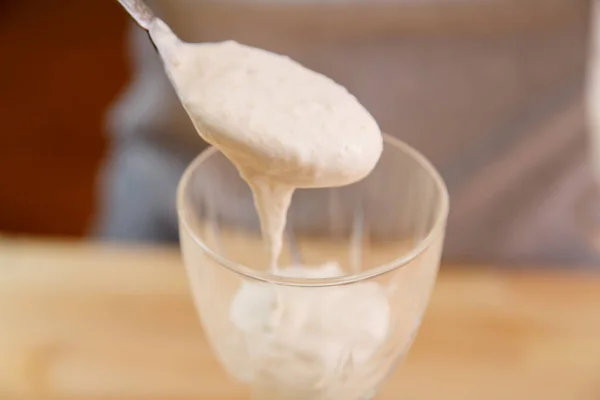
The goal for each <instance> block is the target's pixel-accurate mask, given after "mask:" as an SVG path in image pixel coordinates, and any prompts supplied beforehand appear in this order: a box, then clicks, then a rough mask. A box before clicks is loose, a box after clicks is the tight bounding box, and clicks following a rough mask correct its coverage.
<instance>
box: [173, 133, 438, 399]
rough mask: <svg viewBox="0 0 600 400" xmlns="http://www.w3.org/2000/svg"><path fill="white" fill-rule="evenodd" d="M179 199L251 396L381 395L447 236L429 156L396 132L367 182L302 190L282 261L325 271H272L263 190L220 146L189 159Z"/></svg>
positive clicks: (198, 283)
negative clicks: (262, 217) (252, 186)
mask: <svg viewBox="0 0 600 400" xmlns="http://www.w3.org/2000/svg"><path fill="white" fill-rule="evenodd" d="M177 202H178V204H177V206H178V215H179V226H180V239H181V249H182V253H183V259H184V263H185V266H186V269H187V272H188V274H189V280H190V283H191V288H192V293H193V297H194V301H195V304H196V308H197V310H198V312H199V315H200V319H201V321H202V324H203V327H204V330H205V332H206V334H207V337H208V340H209V342H210V345H211V347H212V349H213V351H214V353H215V355H216V356H217V358H218V359H219V361H220V362H221V364H222V365H223V366H224V368H225V369H226V371H227V372H228V373H229V374H230V375H231V376H233V377H234V378H235V379H237V380H239V381H242V382H245V383H247V384H248V385H249V386H250V388H251V390H250V392H251V398H253V399H257V400H258V399H260V400H268V399H273V400H294V399H302V400H306V399H322V400H329V399H331V400H339V399H344V400H362V399H368V398H371V397H372V396H373V395H374V394H375V393H376V391H377V388H378V387H379V385H380V384H381V382H382V381H383V380H384V378H385V377H386V376H387V375H388V374H389V373H390V372H391V371H392V370H393V368H394V366H395V365H396V364H397V362H398V361H399V360H400V359H401V358H402V357H403V356H404V355H405V354H406V352H407V351H408V349H409V347H410V345H411V343H412V341H413V338H414V336H415V334H416V331H417V329H418V327H419V325H420V322H421V318H422V316H423V313H424V311H425V308H426V306H427V303H428V300H429V296H430V293H431V290H432V287H433V285H434V282H435V278H436V275H437V270H438V266H439V260H440V255H441V251H442V245H443V241H444V232H445V224H446V219H447V214H448V194H447V191H446V188H445V185H444V183H443V181H442V179H441V178H440V176H439V175H438V173H437V172H436V171H435V169H434V168H433V167H432V165H431V164H430V163H429V162H428V161H427V160H426V159H425V158H424V157H423V156H422V155H421V154H420V153H418V152H417V151H415V150H414V149H412V148H410V147H409V146H407V145H406V144H404V143H402V142H400V141H398V140H396V139H393V138H391V137H388V136H386V137H385V145H384V151H383V154H382V157H381V160H380V161H379V163H378V165H377V166H376V168H375V169H374V171H373V172H372V173H371V174H370V175H369V176H368V177H367V178H365V179H364V180H362V181H361V182H358V183H356V184H353V185H349V186H345V187H341V188H326V189H304V190H298V191H297V192H296V193H295V194H294V198H293V200H292V205H291V207H290V210H289V214H288V225H287V228H286V236H285V244H284V249H283V253H282V256H281V258H280V260H279V265H280V268H281V269H282V270H283V271H290V270H293V268H297V266H298V265H300V264H301V265H303V266H305V268H306V269H305V271H309V272H308V275H310V273H311V271H316V272H319V271H320V272H321V273H322V272H323V271H324V270H328V269H330V268H333V269H335V270H336V272H334V273H331V274H330V275H329V276H327V277H323V275H322V274H320V275H319V277H318V278H310V277H306V276H304V277H302V278H299V277H294V276H287V275H286V276H275V275H273V274H271V273H270V269H269V267H268V266H269V255H268V251H267V249H265V247H264V245H263V242H262V240H261V237H260V228H259V222H258V217H257V215H256V211H255V209H254V205H253V201H252V194H251V192H250V190H249V189H248V187H247V185H246V184H245V182H244V181H243V180H242V179H241V178H240V177H239V175H238V174H237V171H236V170H235V168H234V167H233V166H232V165H231V163H230V162H229V161H228V160H227V159H226V158H225V157H224V156H223V155H222V154H221V153H219V152H218V151H217V150H216V149H214V148H210V149H208V150H206V151H205V152H204V153H202V154H201V155H200V156H199V157H198V158H197V159H196V160H195V161H194V162H192V164H191V165H190V166H189V167H188V169H187V171H186V172H185V174H184V175H183V177H182V179H181V182H180V186H179V192H178V200H177ZM332 265H333V266H332ZM340 268H341V269H342V270H343V272H342V274H341V275H340V271H339V269H340Z"/></svg>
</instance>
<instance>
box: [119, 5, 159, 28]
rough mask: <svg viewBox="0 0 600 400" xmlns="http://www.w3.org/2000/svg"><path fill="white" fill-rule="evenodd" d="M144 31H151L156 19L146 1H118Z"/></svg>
mask: <svg viewBox="0 0 600 400" xmlns="http://www.w3.org/2000/svg"><path fill="white" fill-rule="evenodd" d="M117 1H118V2H119V4H121V6H123V8H124V9H125V10H126V11H127V12H128V13H129V15H131V17H132V18H133V19H134V20H135V22H136V23H137V24H138V25H139V26H140V27H142V29H145V30H149V29H150V26H151V25H152V21H154V19H155V18H156V16H155V15H154V12H153V11H152V10H151V9H150V7H148V5H147V4H146V2H145V1H144V0H117Z"/></svg>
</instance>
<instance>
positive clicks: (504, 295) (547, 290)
mask: <svg viewBox="0 0 600 400" xmlns="http://www.w3.org/2000/svg"><path fill="white" fill-rule="evenodd" d="M244 394H245V391H244V388H243V387H242V386H240V385H237V384H235V383H232V382H231V381H230V380H228V378H227V377H226V376H225V374H224V373H223V372H222V370H221V369H220V367H219V366H218V364H217V363H216V361H215V360H214V358H213V356H212V355H211V352H210V350H209V348H208V346H207V344H206V342H205V339H204V337H203V334H202V330H201V327H200V324H199V322H198V321H197V319H196V315H195V311H194V308H193V306H192V303H191V300H190V295H189V293H188V289H187V283H186V278H185V275H184V271H183V268H182V265H181V262H180V259H179V255H178V252H177V250H176V249H157V248H145V247H135V248H132V247H114V246H103V245H96V244H84V243H79V244H77V243H73V242H45V241H32V240H23V239H21V240H15V239H8V238H4V239H0V399H2V400H21V399H26V400H29V399H31V400H49V399H52V400H92V399H93V400H96V399H98V400H100V399H102V400H167V399H168V400H192V399H198V400H203V399H207V400H208V399H211V400H218V399H223V400H238V399H240V400H241V399H244V398H246V397H244ZM380 398H381V399H388V400H396V399H461V400H470V399H473V400H475V399H477V400H480V399H491V400H494V399H511V400H519V399H523V400H525V399H527V400H535V399H544V400H552V399H557V400H559V399H560V400H588V399H589V400H594V399H599V398H600V275H597V274H596V275H594V274H593V273H589V272H574V271H558V270H540V269H535V270H531V271H530V272H522V271H520V272H519V271H515V270H512V271H509V270H502V269H490V268H484V267H481V266H472V267H469V268H466V267H460V266H458V267H457V266H455V267H449V266H446V267H445V268H443V272H442V274H441V276H440V279H439V281H438V284H437V287H436V290H435V293H434V296H433V299H432V304H431V306H430V308H429V310H428V312H427V315H426V318H425V321H424V325H423V328H422V329H421V332H420V334H419V336H418V338H417V341H416V343H415V346H414V347H413V350H412V351H411V352H410V354H409V356H408V359H407V360H406V362H405V363H404V364H403V365H402V366H401V367H400V368H399V370H398V371H397V373H395V374H394V375H393V377H392V378H391V380H390V382H389V383H388V384H387V385H386V387H385V389H384V391H383V393H382V395H381V396H380Z"/></svg>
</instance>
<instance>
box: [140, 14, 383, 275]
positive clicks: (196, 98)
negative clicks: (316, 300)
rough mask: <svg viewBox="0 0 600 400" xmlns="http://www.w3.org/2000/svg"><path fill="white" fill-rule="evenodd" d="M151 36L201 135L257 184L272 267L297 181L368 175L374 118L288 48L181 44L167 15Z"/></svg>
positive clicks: (375, 136) (376, 138) (334, 181)
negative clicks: (270, 49) (284, 53)
mask: <svg viewBox="0 0 600 400" xmlns="http://www.w3.org/2000/svg"><path fill="white" fill-rule="evenodd" d="M150 35H151V37H152V40H153V41H154V43H155V44H156V47H157V49H158V51H159V53H160V55H161V57H162V58H163V62H164V65H165V69H166V71H167V74H168V76H169V78H170V80H171V82H172V83H173V86H174V87H175V90H176V91H177V94H178V96H179V98H180V99H181V101H182V103H183V106H184V107H185V109H186V111H187V113H188V114H189V116H190V118H191V119H192V121H193V123H194V125H195V127H196V129H197V130H198V132H199V134H200V135H201V136H202V137H203V138H204V139H205V140H206V141H207V142H209V143H210V144H212V145H214V146H215V147H217V148H218V149H219V150H220V151H221V152H223V154H224V155H225V156H226V157H227V158H229V159H230V160H231V161H232V163H233V164H235V166H236V168H237V169H238V170H239V172H240V175H241V176H242V178H244V180H246V182H247V183H248V185H249V186H250V188H251V189H252V192H253V194H254V200H255V204H256V209H257V213H258V216H259V218H260V221H261V229H262V232H263V236H264V238H265V240H266V243H267V245H268V247H269V249H270V253H271V267H272V268H273V271H275V269H276V266H277V258H278V256H279V253H280V251H281V246H282V236H283V230H284V227H285V222H286V214H287V209H288V207H289V205H290V202H291V198H292V194H293V192H294V190H295V189H296V188H317V187H335V186H342V185H347V184H350V183H353V182H356V181H358V180H360V179H362V178H364V177H365V176H366V175H367V174H369V172H371V170H372V169H373V168H374V167H375V164H376V163H377V161H378V159H379V157H380V155H381V151H382V136H381V132H380V130H379V127H378V125H377V123H376V122H375V120H374V119H373V117H372V116H371V115H370V114H369V112H368V111H367V110H365V108H364V107H363V106H362V105H361V104H360V103H359V102H358V101H357V100H356V98H355V97H354V96H353V95H351V94H350V93H348V91H347V90H346V89H345V88H344V87H342V86H340V85H338V84H337V83H335V82H334V81H332V80H331V79H329V78H327V77H325V76H324V75H321V74H319V73H317V72H314V71H311V70H309V69H307V68H305V67H303V66H302V65H300V64H299V63H297V62H295V61H293V60H291V59H290V58H288V57H285V56H281V55H277V54H274V53H271V52H268V51H265V50H261V49H256V48H252V47H248V46H244V45H241V44H238V43H235V42H232V41H229V42H222V43H202V44H192V43H185V42H182V41H181V40H180V39H179V38H177V36H175V35H174V34H173V32H172V31H171V30H170V29H169V27H168V26H167V25H166V24H165V23H164V22H162V21H161V20H156V21H155V22H154V23H153V25H152V26H151V28H150Z"/></svg>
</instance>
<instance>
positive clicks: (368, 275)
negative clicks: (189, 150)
mask: <svg viewBox="0 0 600 400" xmlns="http://www.w3.org/2000/svg"><path fill="white" fill-rule="evenodd" d="M383 140H384V143H385V144H386V145H391V146H392V147H394V149H395V150H397V151H401V152H403V153H405V154H406V155H408V156H409V157H411V158H413V159H414V160H415V161H416V162H417V163H418V164H419V165H420V166H421V167H422V168H423V169H424V170H425V171H426V172H427V173H428V174H429V176H430V177H431V178H432V179H433V180H434V183H435V186H436V188H437V189H438V190H439V191H440V200H439V201H438V204H437V206H436V207H437V209H438V210H439V213H438V215H437V216H436V219H435V222H434V223H433V226H432V227H431V228H430V229H429V231H428V232H427V235H426V236H425V237H424V238H423V239H421V240H419V241H418V243H416V244H415V245H414V246H412V248H411V250H410V251H408V252H407V253H406V254H404V255H403V256H401V257H398V258H395V259H394V260H392V261H389V262H386V263H383V264H381V265H378V266H376V267H373V268H370V269H368V270H366V271H361V272H358V273H355V274H349V275H343V276H339V277H334V278H292V277H285V276H280V275H274V274H272V273H271V272H269V271H268V270H266V271H261V270H256V269H254V268H250V267H248V266H246V265H243V264H240V263H237V262H234V261H231V260H229V259H227V258H226V257H224V256H222V255H220V254H218V253H217V252H215V251H213V250H212V249H211V248H210V247H209V246H208V245H207V244H206V243H204V241H203V240H202V238H200V237H199V236H198V235H197V234H196V232H195V231H194V230H193V229H192V228H191V227H190V225H189V224H188V221H187V219H186V216H185V206H184V197H185V191H186V188H187V187H188V183H189V181H190V179H191V177H192V174H193V172H194V171H195V170H196V169H197V168H199V167H200V166H201V165H202V164H203V163H204V162H206V161H207V160H208V159H210V157H212V156H214V155H215V154H217V153H220V151H219V150H218V149H217V148H215V147H214V146H209V147H208V148H207V149H205V150H203V151H202V152H201V153H200V154H199V155H198V156H196V158H194V160H192V162H191V163H190V164H189V165H188V166H187V168H186V169H185V171H184V173H183V175H182V176H181V179H180V180H179V184H178V187H177V216H178V219H179V224H180V229H185V230H186V231H188V232H189V233H190V236H191V238H192V239H193V241H194V243H195V244H197V245H198V246H199V247H200V248H201V249H202V251H203V252H204V253H206V254H207V255H208V257H209V258H210V259H212V261H214V262H216V263H217V264H219V265H220V266H222V267H224V268H227V269H229V270H230V271H232V272H234V273H236V274H238V275H242V276H244V277H246V278H249V279H252V280H256V281H261V282H265V283H271V284H276V285H282V286H302V287H323V286H337V285H346V284H351V283H355V282H359V281H364V280H367V279H372V278H375V277H377V276H380V275H384V274H386V273H388V272H391V271H393V270H396V269H398V268H402V267H404V266H406V265H408V264H410V263H411V262H412V261H413V260H415V259H416V258H417V257H418V256H419V255H421V253H423V252H424V251H425V250H427V249H428V248H429V247H430V246H431V245H432V244H433V243H434V241H435V240H436V239H437V238H438V237H439V235H443V234H444V231H445V225H446V220H447V217H448V210H449V206H450V200H449V195H448V189H447V188H446V184H445V183H444V180H443V179H442V177H441V175H440V174H439V172H438V171H437V170H436V169H435V167H434V166H433V164H431V162H430V161H429V160H428V159H427V158H426V157H425V156H424V155H423V154H421V152H419V151H418V150H416V149H415V148H413V147H411V146H409V145H408V144H406V143H404V142H403V141H401V140H399V139H396V138H395V137H393V136H390V135H388V134H385V133H384V134H383ZM180 240H181V238H180Z"/></svg>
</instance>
